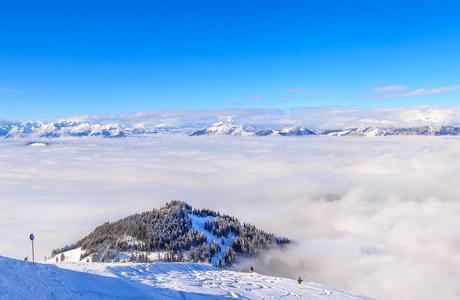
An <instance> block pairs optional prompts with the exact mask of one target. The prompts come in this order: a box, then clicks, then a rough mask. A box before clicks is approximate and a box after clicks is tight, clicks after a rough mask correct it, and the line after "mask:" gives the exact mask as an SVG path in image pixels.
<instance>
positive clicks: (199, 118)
mask: <svg viewBox="0 0 460 300" xmlns="http://www.w3.org/2000/svg"><path fill="white" fill-rule="evenodd" d="M324 96H326V95H324ZM76 119H85V120H88V121H92V122H102V123H118V124H135V123H139V122H141V123H144V124H145V126H151V127H155V126H156V125H158V124H167V125H169V126H179V127H182V128H189V129H190V130H194V129H195V130H196V129H197V128H200V129H201V128H203V127H205V126H208V125H210V124H213V123H216V122H218V121H227V120H229V119H230V120H232V122H234V123H236V124H251V125H254V126H255V127H257V128H263V127H271V128H273V127H276V126H283V125H290V124H297V125H301V126H305V127H307V128H311V129H315V128H327V129H341V128H347V127H360V126H393V127H413V126H429V125H446V126H447V125H451V126H460V106H450V107H449V106H413V107H396V108H370V109H356V108H343V107H334V106H330V107H296V108H291V109H289V110H283V109H215V110H179V109H178V110H153V111H148V112H137V113H130V114H123V115H118V116H85V117H78V118H76Z"/></svg>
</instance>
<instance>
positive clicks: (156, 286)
mask: <svg viewBox="0 0 460 300" xmlns="http://www.w3.org/2000/svg"><path fill="white" fill-rule="evenodd" d="M0 265H1V266H2V272H0V298H1V299H223V298H239V299H311V300H319V299H330V300H338V299H341V300H348V299H350V300H351V299H353V300H371V298H369V297H365V296H360V295H356V294H353V293H349V292H345V291H341V290H336V289H331V288H328V287H325V286H322V285H319V284H315V283H307V282H304V283H303V284H302V289H298V287H297V281H296V280H295V279H286V278H278V277H271V276H264V275H260V274H257V273H256V272H255V273H253V274H249V273H245V272H233V271H227V270H221V269H217V268H214V267H212V266H210V265H204V264H192V263H156V264H131V263H130V264H126V263H125V264H121V263H120V264H116V263H86V262H81V263H70V262H69V263H66V262H64V263H47V264H38V263H35V265H33V264H32V262H25V261H19V260H14V259H9V258H5V257H1V256H0ZM307 281H308V279H307Z"/></svg>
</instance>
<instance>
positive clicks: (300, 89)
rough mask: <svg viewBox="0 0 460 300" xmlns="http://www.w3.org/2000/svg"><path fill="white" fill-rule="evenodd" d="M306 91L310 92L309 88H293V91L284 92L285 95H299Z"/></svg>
mask: <svg viewBox="0 0 460 300" xmlns="http://www.w3.org/2000/svg"><path fill="white" fill-rule="evenodd" d="M304 90H308V88H304V87H295V88H292V89H289V90H287V91H286V92H284V93H285V94H292V93H298V92H301V91H304Z"/></svg>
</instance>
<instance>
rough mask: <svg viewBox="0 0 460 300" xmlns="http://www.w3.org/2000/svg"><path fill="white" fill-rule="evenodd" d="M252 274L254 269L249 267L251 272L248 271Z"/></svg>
mask: <svg viewBox="0 0 460 300" xmlns="http://www.w3.org/2000/svg"><path fill="white" fill-rule="evenodd" d="M252 272H254V268H253V267H252V266H251V270H250V271H249V273H251V274H252Z"/></svg>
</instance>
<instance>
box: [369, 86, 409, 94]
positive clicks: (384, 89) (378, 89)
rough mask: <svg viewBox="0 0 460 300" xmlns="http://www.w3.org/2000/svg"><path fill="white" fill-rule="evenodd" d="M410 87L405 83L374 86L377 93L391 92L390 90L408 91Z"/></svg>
mask: <svg viewBox="0 0 460 300" xmlns="http://www.w3.org/2000/svg"><path fill="white" fill-rule="evenodd" d="M408 89H409V87H408V86H405V85H388V86H379V87H376V88H374V89H373V90H374V91H375V92H377V93H390V92H402V91H407V90H408Z"/></svg>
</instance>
